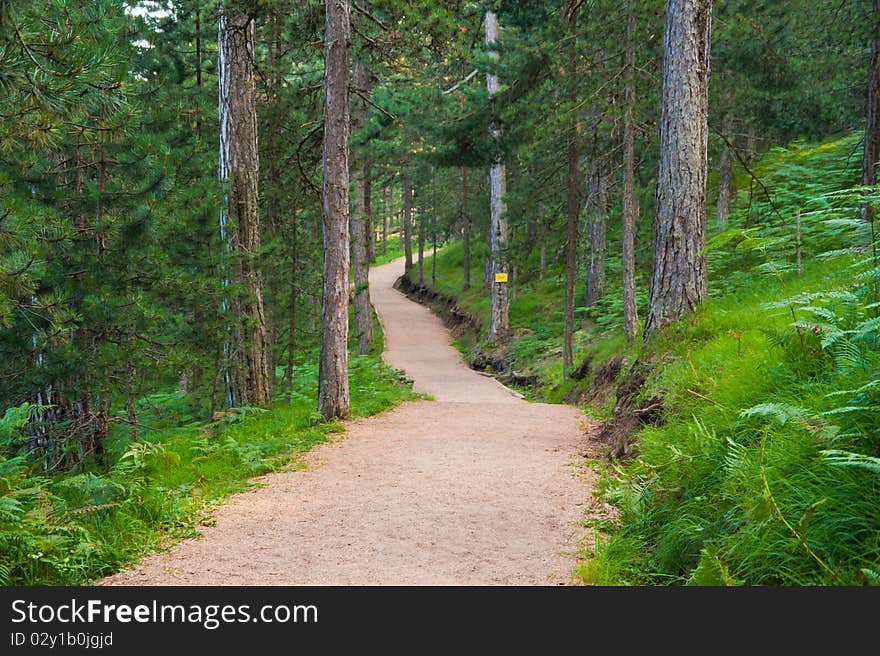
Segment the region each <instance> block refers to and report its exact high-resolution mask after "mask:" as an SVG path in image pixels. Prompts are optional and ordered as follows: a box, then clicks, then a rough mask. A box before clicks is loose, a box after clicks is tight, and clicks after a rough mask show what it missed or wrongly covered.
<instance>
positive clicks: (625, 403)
mask: <svg viewBox="0 0 880 656" xmlns="http://www.w3.org/2000/svg"><path fill="white" fill-rule="evenodd" d="M652 369H653V364H652V362H651V361H650V360H642V359H637V360H636V361H635V362H633V363H632V364H630V363H629V361H628V360H627V359H626V358H624V357H614V358H611V359H610V360H606V361H605V362H603V363H602V364H601V365H599V366H598V367H596V369H595V371H593V370H592V357H591V356H588V357H587V358H586V359H585V360H584V361H583V362H582V363H581V364H580V366H579V367H578V368H577V369H576V370H575V372H574V374H573V377H574V378H575V379H576V380H587V381H590V382H589V385H588V386H577V387H575V389H574V390H572V393H570V394H569V396H568V397H567V398H566V401H567V402H569V403H574V404H575V405H586V404H593V405H594V406H596V407H598V406H602V405H605V404H606V403H607V402H608V399H610V398H612V397H613V398H614V409H613V410H612V411H611V417H610V418H609V419H607V420H606V421H605V422H604V423H603V425H602V429H601V430H600V431H598V432H596V433H594V434H593V435H591V436H590V439H589V442H588V443H587V444H586V447H585V449H584V455H589V456H594V457H595V456H604V457H608V458H615V459H616V458H631V457H633V456H634V455H636V454H637V445H636V444H635V443H634V441H633V437H634V435H635V433H636V432H637V431H638V430H639V429H641V428H642V427H643V426H647V425H653V426H658V425H660V424H661V423H663V420H664V415H663V397H662V396H661V395H660V394H653V395H651V396H646V395H645V394H644V386H645V383H646V382H647V380H648V377H649V376H650V374H651V371H652Z"/></svg>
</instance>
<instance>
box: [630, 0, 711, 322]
mask: <svg viewBox="0 0 880 656" xmlns="http://www.w3.org/2000/svg"><path fill="white" fill-rule="evenodd" d="M711 23H712V2H711V0H667V3H666V33H665V37H664V48H663V104H662V107H663V109H662V114H661V118H660V170H659V173H658V176H657V217H656V220H655V222H654V273H653V276H652V278H651V296H650V304H649V308H648V316H647V320H646V322H645V338H646V339H647V338H648V337H649V336H650V335H651V334H652V333H653V332H654V331H656V330H659V329H661V328H663V327H664V326H665V325H666V324H668V323H670V322H671V321H675V320H676V319H678V318H679V317H681V316H682V315H683V314H685V313H686V312H689V311H691V310H693V309H694V308H695V307H696V306H697V305H698V304H699V303H700V302H701V301H702V300H703V299H704V298H706V288H707V278H706V256H705V254H704V253H703V249H704V248H705V245H706V143H707V141H706V136H707V125H706V110H707V98H708V89H709V54H710V52H709V48H710V46H709V44H710V31H711Z"/></svg>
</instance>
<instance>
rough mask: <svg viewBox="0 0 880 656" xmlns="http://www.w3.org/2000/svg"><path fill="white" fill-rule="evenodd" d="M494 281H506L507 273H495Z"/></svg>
mask: <svg viewBox="0 0 880 656" xmlns="http://www.w3.org/2000/svg"><path fill="white" fill-rule="evenodd" d="M495 282H507V274H506V273H496V274H495Z"/></svg>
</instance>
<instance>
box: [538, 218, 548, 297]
mask: <svg viewBox="0 0 880 656" xmlns="http://www.w3.org/2000/svg"><path fill="white" fill-rule="evenodd" d="M538 231H539V238H540V240H541V258H540V262H539V264H538V278H539V279H540V280H543V279H544V275H545V274H546V273H547V232H548V230H547V225H546V223H545V222H544V208H543V206H541V205H538Z"/></svg>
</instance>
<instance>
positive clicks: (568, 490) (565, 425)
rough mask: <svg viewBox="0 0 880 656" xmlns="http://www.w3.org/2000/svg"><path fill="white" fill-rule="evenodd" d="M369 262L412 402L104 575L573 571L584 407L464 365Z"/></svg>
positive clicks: (374, 576)
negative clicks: (411, 386)
mask: <svg viewBox="0 0 880 656" xmlns="http://www.w3.org/2000/svg"><path fill="white" fill-rule="evenodd" d="M402 268H403V267H402V263H401V261H396V262H392V263H391V264H388V265H384V266H381V267H377V268H374V269H373V270H372V272H371V275H370V280H371V292H372V298H373V303H374V305H375V307H376V310H377V312H378V314H379V316H380V318H381V321H382V324H383V327H384V330H385V344H386V351H385V358H386V360H387V361H388V362H389V363H391V364H392V365H393V366H395V367H398V368H400V369H403V370H405V371H406V373H407V375H408V376H409V377H411V378H412V379H413V380H414V381H415V389H416V390H417V391H421V392H426V393H428V394H431V395H432V396H433V397H434V398H435V399H436V401H415V402H409V403H405V404H403V405H401V406H400V407H398V408H396V409H395V410H393V411H391V412H387V413H385V414H382V415H380V416H377V417H372V418H369V419H361V420H356V421H351V422H347V423H346V428H347V434H346V435H345V436H344V437H343V438H341V439H338V440H337V441H335V442H333V443H330V444H326V445H322V446H320V447H318V448H316V449H315V450H313V451H312V452H311V453H310V454H308V456H307V459H308V461H309V463H310V467H309V468H308V469H306V470H303V471H298V472H290V473H280V474H270V475H268V476H264V477H262V478H261V479H260V482H261V483H262V484H263V487H261V488H260V489H258V490H255V491H253V492H246V493H243V494H239V495H236V496H234V497H233V498H232V499H231V500H230V502H229V503H228V504H226V505H224V506H222V507H221V508H219V509H218V511H217V513H216V516H215V517H216V526H210V527H205V528H204V529H203V536H202V537H201V538H198V539H192V540H186V541H184V542H182V543H180V544H178V545H177V546H175V547H173V548H171V549H170V550H169V551H167V552H162V553H158V554H154V555H152V556H149V557H147V558H145V559H144V560H143V561H142V562H141V563H140V564H139V565H138V566H136V567H135V568H133V569H131V570H128V571H125V572H121V573H119V574H116V575H114V576H111V577H109V578H107V579H104V580H103V581H102V584H105V585H174V584H181V585H184V584H185V585H222V584H227V585H299V584H316V585H360V584H380V585H386V584H476V585H482V584H553V583H565V582H568V581H569V579H570V573H571V570H572V567H573V565H574V556H573V554H574V551H575V549H576V548H577V544H576V542H577V540H578V539H579V538H580V537H581V536H582V535H583V534H584V530H583V529H582V528H581V527H580V526H579V525H578V520H579V519H580V518H581V517H582V515H583V511H584V509H585V508H587V507H588V506H589V505H591V495H590V488H589V485H588V480H587V479H586V477H587V476H588V470H587V471H585V470H583V469H580V468H577V467H575V466H574V465H573V455H572V454H573V453H575V451H576V448H577V446H578V443H579V441H580V439H581V435H582V427H581V424H582V423H583V422H584V421H585V418H584V416H583V415H582V414H581V413H580V412H579V411H578V410H576V409H575V408H572V407H569V406H563V405H545V404H537V403H527V402H525V401H522V400H519V399H518V398H516V397H514V396H513V395H512V393H511V392H510V391H509V390H507V389H506V388H504V387H503V386H502V385H501V384H500V383H498V382H497V381H495V380H494V379H492V378H487V377H485V376H482V375H480V374H478V373H476V372H474V371H472V370H470V369H469V368H467V367H466V366H465V365H464V364H463V363H462V360H461V357H460V356H459V354H458V352H457V351H456V350H455V349H454V348H453V347H452V346H451V345H450V343H449V335H448V333H447V331H446V329H445V328H444V326H443V324H442V323H441V321H440V320H439V319H438V318H437V317H435V316H434V315H433V314H432V313H431V312H430V311H429V310H428V309H427V308H424V307H422V306H420V305H417V304H416V303H414V302H412V301H410V300H408V299H407V298H406V297H405V296H403V295H402V294H400V293H399V292H397V291H396V290H394V289H393V288H392V285H393V283H394V280H395V278H396V277H397V276H398V275H399V274H400V273H401V271H402Z"/></svg>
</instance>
